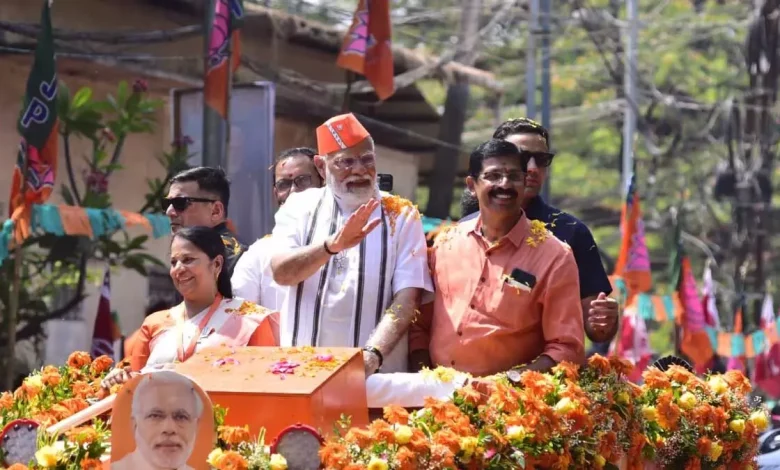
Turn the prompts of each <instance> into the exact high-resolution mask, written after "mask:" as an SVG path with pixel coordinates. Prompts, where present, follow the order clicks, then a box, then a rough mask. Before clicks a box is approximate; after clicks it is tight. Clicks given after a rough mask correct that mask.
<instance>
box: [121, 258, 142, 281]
mask: <svg viewBox="0 0 780 470" xmlns="http://www.w3.org/2000/svg"><path fill="white" fill-rule="evenodd" d="M122 266H124V267H125V268H127V269H132V270H133V271H136V272H137V273H138V274H140V275H141V276H144V277H145V276H147V275H148V274H147V271H146V267H145V266H144V263H143V260H141V259H140V258H139V257H136V256H128V257H127V258H125V260H124V261H123V262H122Z"/></svg>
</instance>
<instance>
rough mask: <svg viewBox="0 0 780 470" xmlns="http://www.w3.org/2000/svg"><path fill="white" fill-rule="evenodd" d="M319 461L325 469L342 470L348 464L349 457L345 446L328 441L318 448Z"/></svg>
mask: <svg viewBox="0 0 780 470" xmlns="http://www.w3.org/2000/svg"><path fill="white" fill-rule="evenodd" d="M320 460H322V463H323V465H325V467H326V468H343V467H344V466H346V465H347V464H349V461H350V457H349V452H348V451H347V448H346V446H344V445H342V444H340V443H338V442H332V441H330V442H326V443H325V445H324V446H322V447H321V448H320Z"/></svg>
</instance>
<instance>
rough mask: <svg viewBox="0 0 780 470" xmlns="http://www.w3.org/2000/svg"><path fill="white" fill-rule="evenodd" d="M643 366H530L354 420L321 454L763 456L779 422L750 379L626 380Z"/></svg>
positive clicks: (341, 460)
mask: <svg viewBox="0 0 780 470" xmlns="http://www.w3.org/2000/svg"><path fill="white" fill-rule="evenodd" d="M632 368H633V366H632V365H631V364H630V363H628V362H626V361H624V360H621V359H618V358H611V359H606V358H604V357H601V356H595V357H593V358H591V359H590V360H589V363H588V367H585V368H581V369H580V368H578V367H577V366H574V365H572V364H566V363H563V364H560V365H558V366H556V367H555V368H554V369H553V370H552V371H551V372H550V373H547V374H542V373H538V372H533V371H526V372H524V373H523V374H522V375H521V376H520V383H519V384H518V385H514V384H512V383H510V382H509V381H507V380H506V378H505V377H502V376H497V377H492V378H490V379H489V380H488V381H484V379H483V381H480V382H478V384H479V386H474V385H467V386H466V387H463V388H461V389H460V390H458V391H457V392H456V394H455V397H454V399H453V400H452V401H440V400H434V399H429V400H427V401H426V404H425V406H424V407H423V408H422V409H420V410H418V411H415V412H411V413H410V412H408V411H407V410H405V409H403V408H400V407H394V406H391V407H388V408H386V409H385V413H384V417H385V419H384V420H377V421H374V422H373V423H371V425H370V426H369V427H368V428H365V429H364V428H350V427H349V423H348V422H344V423H342V424H341V426H340V429H337V432H336V433H335V434H334V436H332V437H331V438H330V439H329V440H328V442H327V443H326V445H325V446H324V447H323V448H322V450H321V452H320V456H321V458H322V461H323V464H324V465H325V468H327V469H339V470H358V469H364V468H367V469H369V470H388V469H394V470H395V469H399V470H414V469H419V470H422V469H425V470H435V469H477V468H479V469H495V470H503V469H517V468H542V469H552V468H555V469H601V468H609V469H617V468H631V469H636V468H643V467H644V466H645V463H646V462H654V463H657V464H658V468H669V469H677V468H679V469H681V470H682V469H694V468H704V469H709V468H713V469H714V468H731V467H729V466H730V465H734V462H742V464H741V465H742V466H743V467H744V464H745V462H750V461H751V460H752V459H753V458H754V456H755V452H756V448H755V447H756V442H757V439H756V435H757V432H759V431H760V430H761V429H763V428H764V427H765V426H766V423H767V417H766V414H764V413H763V412H761V411H756V410H754V407H753V406H752V405H751V404H750V403H749V402H748V400H747V399H746V395H747V393H748V392H749V391H750V384H749V382H748V381H747V379H745V377H744V376H743V375H742V374H741V373H739V372H730V373H728V374H726V375H724V376H714V377H712V378H710V380H709V382H705V381H703V380H700V379H697V378H696V377H695V376H694V375H693V374H690V373H688V372H687V371H686V370H685V369H681V368H679V367H671V368H670V369H668V370H667V371H666V372H661V371H660V370H658V369H650V370H649V371H648V372H646V374H645V375H646V377H645V380H646V381H647V384H646V385H645V386H643V387H639V386H637V385H634V384H632V383H631V382H630V381H628V380H627V378H626V377H627V375H628V374H629V373H630V372H631V370H632ZM683 372H684V373H683ZM681 400H682V401H681ZM718 416H719V417H720V418H716V417H718ZM716 454H717V455H716ZM704 456H709V457H712V458H711V459H710V460H709V461H706V462H705V460H704V459H703V458H702V457H704ZM743 467H740V468H743Z"/></svg>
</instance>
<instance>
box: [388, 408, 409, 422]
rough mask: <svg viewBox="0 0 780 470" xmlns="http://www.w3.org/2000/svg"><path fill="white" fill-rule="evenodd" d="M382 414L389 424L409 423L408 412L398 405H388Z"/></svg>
mask: <svg viewBox="0 0 780 470" xmlns="http://www.w3.org/2000/svg"><path fill="white" fill-rule="evenodd" d="M384 416H385V419H386V420H387V422H388V423H390V424H409V412H408V411H406V408H404V407H403V406H398V405H389V406H386V407H385V409H384Z"/></svg>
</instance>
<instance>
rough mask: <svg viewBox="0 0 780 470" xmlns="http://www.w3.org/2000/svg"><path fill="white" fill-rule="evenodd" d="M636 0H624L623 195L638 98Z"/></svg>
mask: <svg viewBox="0 0 780 470" xmlns="http://www.w3.org/2000/svg"><path fill="white" fill-rule="evenodd" d="M637 1H638V0H626V12H627V15H628V18H627V20H628V40H627V41H626V56H625V57H626V58H625V64H624V66H623V88H624V96H625V100H626V105H625V108H624V109H625V112H624V117H623V174H622V176H623V195H624V196H627V195H628V185H629V183H630V181H631V176H632V174H633V172H634V133H635V131H636V113H637V106H638V105H639V100H637V93H636V68H637V64H636V46H637V35H638V34H637V31H638V29H639V22H638V21H637V17H638V12H637V10H638V8H637Z"/></svg>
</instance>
